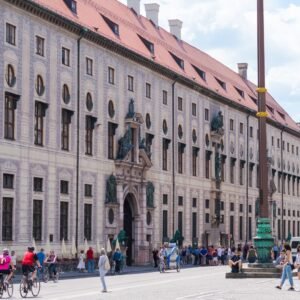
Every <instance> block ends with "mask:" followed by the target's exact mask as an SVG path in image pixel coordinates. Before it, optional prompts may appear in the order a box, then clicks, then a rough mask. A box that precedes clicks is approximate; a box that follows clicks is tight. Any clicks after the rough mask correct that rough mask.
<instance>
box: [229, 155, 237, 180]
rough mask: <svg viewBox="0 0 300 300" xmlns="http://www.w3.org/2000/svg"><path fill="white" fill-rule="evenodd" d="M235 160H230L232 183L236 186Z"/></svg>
mask: <svg viewBox="0 0 300 300" xmlns="http://www.w3.org/2000/svg"><path fill="white" fill-rule="evenodd" d="M235 162H236V159H235V158H231V159H230V183H232V184H234V175H235Z"/></svg>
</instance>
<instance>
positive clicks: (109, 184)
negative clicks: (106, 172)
mask: <svg viewBox="0 0 300 300" xmlns="http://www.w3.org/2000/svg"><path fill="white" fill-rule="evenodd" d="M105 202H106V203H116V202H117V181H116V177H115V176H114V175H110V176H109V178H108V179H107V181H106V197H105Z"/></svg>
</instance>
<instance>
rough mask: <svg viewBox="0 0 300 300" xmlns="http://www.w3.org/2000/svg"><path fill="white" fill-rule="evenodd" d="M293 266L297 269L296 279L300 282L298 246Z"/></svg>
mask: <svg viewBox="0 0 300 300" xmlns="http://www.w3.org/2000/svg"><path fill="white" fill-rule="evenodd" d="M294 266H295V268H296V269H297V274H298V279H299V280H300V245H298V246H297V255H296V260H295V263H294Z"/></svg>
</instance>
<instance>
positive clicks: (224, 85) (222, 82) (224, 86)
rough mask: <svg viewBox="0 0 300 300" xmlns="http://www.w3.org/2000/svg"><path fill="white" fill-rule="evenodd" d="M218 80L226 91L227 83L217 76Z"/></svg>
mask: <svg viewBox="0 0 300 300" xmlns="http://www.w3.org/2000/svg"><path fill="white" fill-rule="evenodd" d="M215 78H216V80H217V82H218V83H219V85H220V86H221V87H222V88H223V89H224V90H225V91H226V83H225V82H224V81H222V80H220V79H218V78H217V77H215Z"/></svg>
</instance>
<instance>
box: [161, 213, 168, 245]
mask: <svg viewBox="0 0 300 300" xmlns="http://www.w3.org/2000/svg"><path fill="white" fill-rule="evenodd" d="M162 223H163V224H162V225H163V226H162V227H163V228H162V234H163V240H164V239H166V238H167V237H168V211H167V210H163V222H162Z"/></svg>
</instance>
